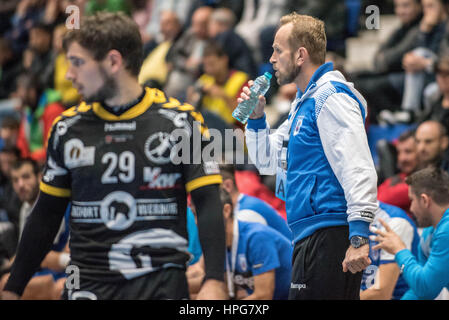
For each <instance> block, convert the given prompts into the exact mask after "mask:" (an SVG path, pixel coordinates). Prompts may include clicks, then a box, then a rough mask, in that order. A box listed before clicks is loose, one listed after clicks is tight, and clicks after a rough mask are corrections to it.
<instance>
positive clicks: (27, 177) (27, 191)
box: [11, 163, 39, 203]
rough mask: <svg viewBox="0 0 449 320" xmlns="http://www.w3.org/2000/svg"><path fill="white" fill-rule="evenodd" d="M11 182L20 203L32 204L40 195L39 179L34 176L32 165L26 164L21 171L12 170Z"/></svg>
mask: <svg viewBox="0 0 449 320" xmlns="http://www.w3.org/2000/svg"><path fill="white" fill-rule="evenodd" d="M11 180H12V186H13V188H14V191H15V192H16V194H17V195H18V196H19V199H20V201H24V202H28V203H32V202H34V201H35V200H36V198H37V194H38V193H39V177H38V176H37V175H35V174H34V172H33V167H32V166H31V164H29V163H26V164H24V165H23V166H21V167H20V168H19V169H15V170H12V171H11Z"/></svg>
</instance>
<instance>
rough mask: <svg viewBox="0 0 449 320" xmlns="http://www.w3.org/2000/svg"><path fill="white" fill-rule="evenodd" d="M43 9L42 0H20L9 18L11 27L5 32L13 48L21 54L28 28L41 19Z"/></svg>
mask: <svg viewBox="0 0 449 320" xmlns="http://www.w3.org/2000/svg"><path fill="white" fill-rule="evenodd" d="M44 10H45V1H44V0H20V1H19V4H18V5H17V7H16V11H15V12H14V15H13V17H12V19H11V22H12V28H11V29H10V30H8V31H7V32H6V33H5V36H6V37H7V39H8V40H10V41H11V45H12V46H13V50H14V52H15V53H16V54H18V55H21V54H22V52H23V51H24V50H25V49H26V48H27V47H28V36H29V31H30V29H31V28H32V27H33V26H34V25H35V24H37V23H38V22H40V21H41V19H42V17H43V15H44Z"/></svg>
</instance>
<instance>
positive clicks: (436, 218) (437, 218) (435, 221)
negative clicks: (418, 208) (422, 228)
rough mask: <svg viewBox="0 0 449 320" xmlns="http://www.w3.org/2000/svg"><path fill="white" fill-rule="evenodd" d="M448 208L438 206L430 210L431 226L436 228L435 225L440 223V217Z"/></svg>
mask: <svg viewBox="0 0 449 320" xmlns="http://www.w3.org/2000/svg"><path fill="white" fill-rule="evenodd" d="M448 209H449V206H448V205H446V206H438V207H436V208H435V210H433V212H432V220H433V223H432V226H433V227H434V228H435V229H436V228H437V225H438V224H439V223H440V221H441V219H442V218H443V215H444V213H445V212H446V211H447V210H448Z"/></svg>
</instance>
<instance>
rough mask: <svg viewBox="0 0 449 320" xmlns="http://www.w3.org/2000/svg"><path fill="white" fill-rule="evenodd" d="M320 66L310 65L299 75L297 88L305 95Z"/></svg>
mask: <svg viewBox="0 0 449 320" xmlns="http://www.w3.org/2000/svg"><path fill="white" fill-rule="evenodd" d="M319 67H320V66H316V65H309V66H304V67H303V69H304V70H301V73H300V74H299V75H298V77H297V78H296V80H295V84H296V86H297V87H298V88H299V89H300V90H301V92H302V93H304V92H305V91H306V89H307V86H308V84H309V82H310V79H312V76H313V74H314V73H315V71H316V70H317V69H318V68H319Z"/></svg>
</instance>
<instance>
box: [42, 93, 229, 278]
mask: <svg viewBox="0 0 449 320" xmlns="http://www.w3.org/2000/svg"><path fill="white" fill-rule="evenodd" d="M145 91H146V93H145V95H144V97H143V98H142V100H141V101H140V102H139V103H138V104H136V105H135V106H133V107H131V108H130V109H129V110H127V111H126V112H125V113H123V114H122V115H120V116H116V115H114V114H111V113H109V112H108V111H107V110H106V109H105V108H103V107H102V106H101V104H99V103H93V104H91V105H88V104H86V103H81V104H80V105H79V106H76V107H73V108H71V109H69V110H67V111H65V112H64V113H63V114H62V115H61V116H60V117H59V118H57V119H56V120H55V123H54V124H53V127H52V130H51V132H50V136H49V139H48V146H47V163H46V167H45V170H44V175H43V179H42V182H41V186H40V189H41V191H42V192H45V193H47V194H50V195H52V196H57V197H70V198H71V206H72V207H71V215H70V250H71V264H72V265H76V266H78V267H79V269H80V275H81V278H85V279H91V280H99V281H116V280H119V279H132V278H135V277H138V276H141V275H143V274H146V273H149V272H152V271H155V270H158V269H160V268H164V267H171V266H178V267H181V268H185V266H186V263H187V262H188V260H189V258H190V256H189V253H188V251H187V246H188V243H187V239H188V237H187V230H186V207H187V200H186V198H187V193H188V192H190V191H192V190H195V189H197V188H200V187H202V186H206V185H211V184H219V183H221V176H220V175H219V169H218V166H217V164H216V163H215V162H213V161H205V160H204V159H203V157H201V152H202V151H203V149H204V147H205V144H207V142H208V138H209V137H208V134H209V132H208V129H207V127H206V126H205V125H204V121H203V118H202V116H201V114H200V113H199V112H196V111H195V109H194V108H193V107H192V106H191V105H188V104H184V105H182V104H180V103H179V101H177V100H176V99H172V98H170V99H167V98H166V97H165V95H164V93H163V92H162V91H159V90H157V89H151V88H145Z"/></svg>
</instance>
